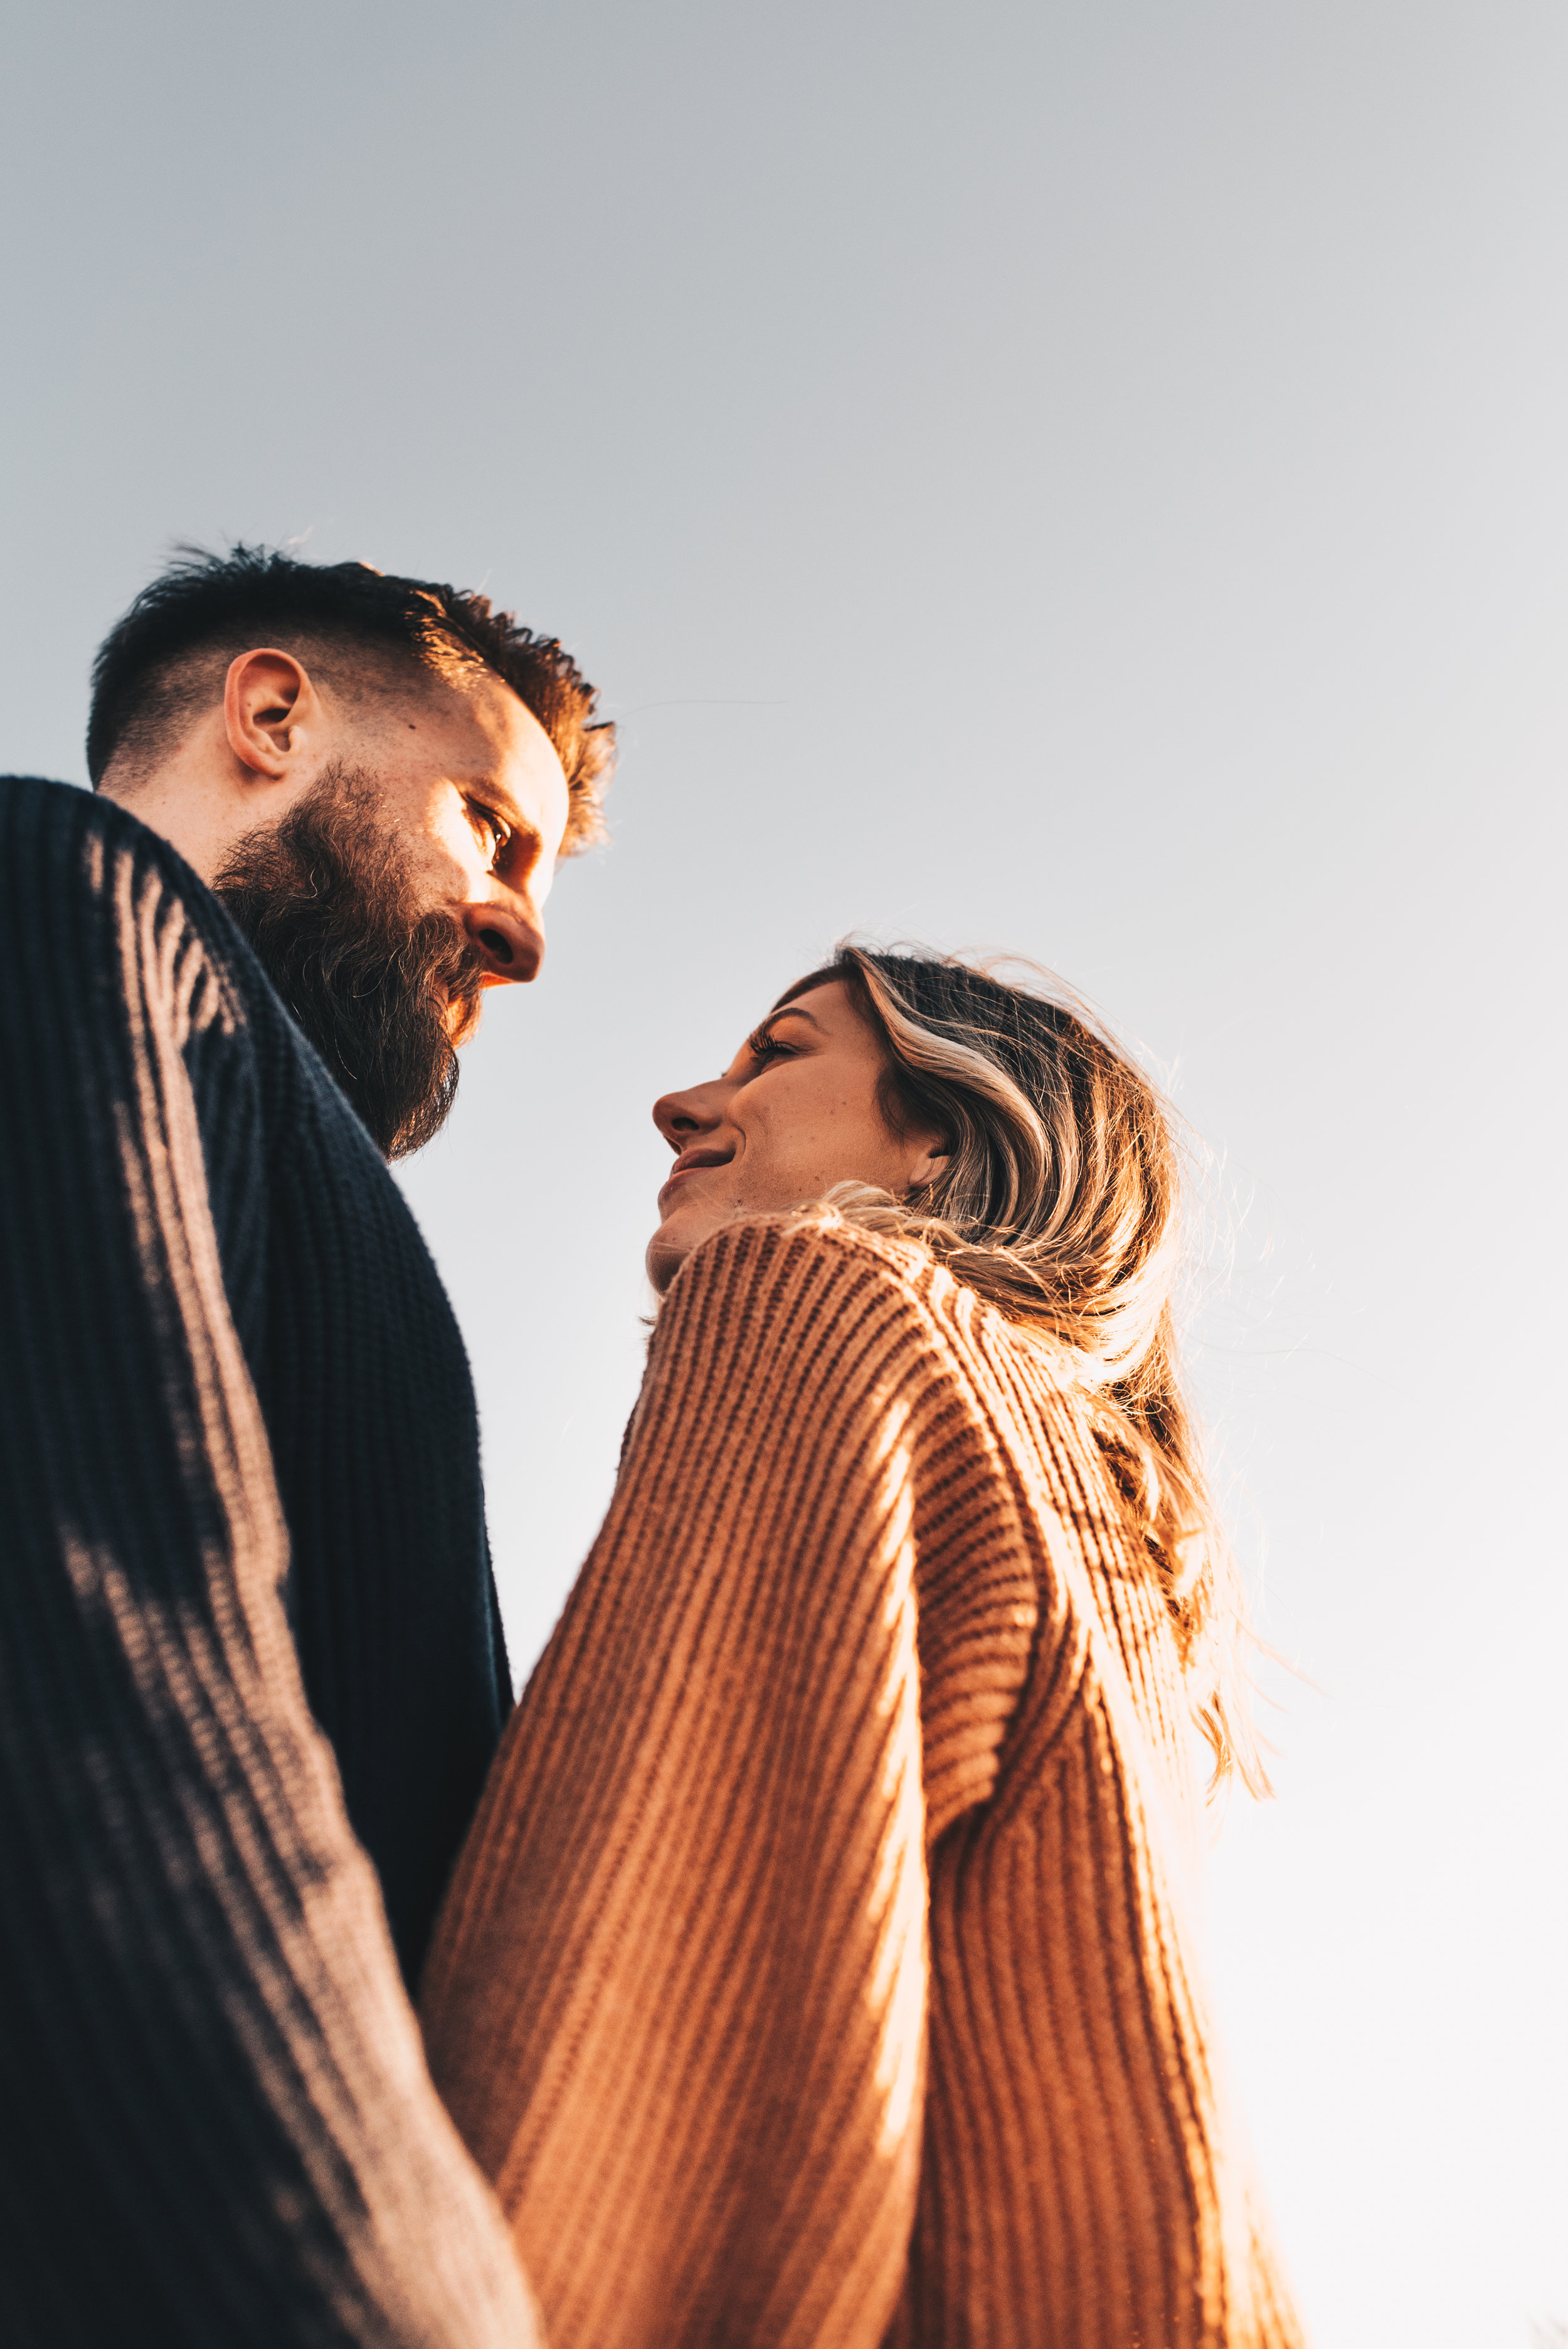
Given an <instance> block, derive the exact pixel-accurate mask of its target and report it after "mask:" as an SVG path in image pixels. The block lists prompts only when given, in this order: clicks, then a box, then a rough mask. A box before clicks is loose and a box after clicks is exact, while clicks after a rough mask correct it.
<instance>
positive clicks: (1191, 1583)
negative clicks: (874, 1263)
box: [774, 945, 1268, 1794]
mask: <svg viewBox="0 0 1568 2349" xmlns="http://www.w3.org/2000/svg"><path fill="white" fill-rule="evenodd" d="M1039 976H1040V978H1041V980H1042V982H1043V983H1048V984H1049V985H1050V987H1051V988H1052V990H1053V991H1052V993H1051V994H1048V995H1047V993H1045V992H1043V991H1040V989H1038V988H1033V987H1023V986H1018V985H1014V984H1010V983H1008V982H1006V981H1005V980H1003V979H1001V978H995V977H994V976H993V975H992V974H991V973H990V972H989V971H987V970H985V969H977V968H974V967H972V966H971V965H968V964H966V963H964V962H961V961H958V960H956V959H955V958H953V957H928V956H923V955H916V954H911V953H896V954H889V953H882V952H873V951H871V950H869V949H867V948H865V947H858V946H852V945H845V946H841V947H840V948H839V949H838V952H837V953H836V955H835V956H834V957H833V959H832V961H831V962H830V963H829V964H826V965H825V966H824V967H823V968H820V969H819V970H814V971H812V972H810V974H809V975H808V976H807V977H806V978H801V979H798V980H797V981H796V982H795V984H794V986H792V987H791V988H788V989H787V990H786V992H785V993H784V994H783V995H781V996H780V997H779V1002H778V1004H776V1005H775V1006H774V1009H775V1010H777V1009H779V1008H780V1007H781V1006H782V1005H783V1004H786V1003H789V1002H792V1001H793V1000H794V999H796V998H797V997H798V996H800V995H803V994H805V993H807V992H808V990H809V989H810V988H815V987H822V986H827V985H830V984H831V983H833V982H834V981H838V982H841V984H842V985H844V986H845V987H846V988H848V990H849V992H850V995H851V999H852V1000H853V1001H854V1003H855V1005H856V1008H857V1009H858V1010H859V1011H860V1013H861V1017H862V1018H863V1019H865V1020H866V1021H867V1023H868V1024H869V1025H870V1027H871V1028H872V1031H873V1033H875V1034H876V1035H877V1036H878V1038H879V1039H880V1040H881V1042H882V1048H883V1050H884V1052H885V1054H886V1059H887V1066H886V1069H885V1071H884V1074H883V1077H882V1087H881V1099H880V1104H879V1105H880V1107H881V1109H882V1114H883V1115H884V1116H885V1118H886V1119H887V1121H888V1123H889V1124H890V1125H891V1126H892V1128H893V1130H894V1131H895V1132H900V1133H906V1132H912V1131H918V1132H932V1131H934V1132H935V1133H937V1134H938V1135H940V1137H941V1143H942V1148H943V1151H944V1167H943V1171H942V1172H941V1174H939V1175H938V1176H937V1177H936V1178H935V1179H934V1181H933V1182H932V1183H931V1184H929V1185H926V1186H923V1188H922V1189H920V1190H918V1191H916V1192H914V1193H913V1194H911V1195H909V1196H908V1197H907V1198H905V1199H903V1200H896V1201H895V1200H892V1199H891V1198H890V1197H889V1196H888V1195H887V1194H886V1193H873V1192H871V1191H869V1190H866V1189H864V1188H863V1187H861V1186H854V1187H853V1189H852V1190H851V1188H850V1187H849V1186H841V1189H840V1190H839V1191H837V1192H836V1193H835V1194H834V1202H835V1204H836V1205H837V1206H840V1207H841V1210H842V1211H843V1212H845V1213H846V1214H847V1215H849V1216H851V1219H852V1220H855V1221H859V1222H861V1223H864V1224H867V1225H870V1226H872V1228H873V1229H878V1230H882V1231H886V1232H890V1233H896V1234H898V1235H900V1236H902V1237H908V1238H913V1239H916V1240H918V1241H920V1242H922V1243H923V1245H924V1246H925V1247H929V1248H930V1249H931V1251H932V1252H933V1254H934V1256H936V1257H938V1258H939V1259H940V1260H941V1261H942V1262H943V1263H944V1264H945V1265H946V1266H947V1267H948V1268H949V1269H950V1270H951V1271H952V1272H953V1274H954V1278H957V1279H959V1280H961V1281H963V1282H964V1283H965V1286H966V1287H968V1288H973V1289H975V1290H976V1291H977V1292H978V1293H979V1294H980V1295H981V1296H982V1297H984V1298H985V1299H987V1300H988V1301H989V1302H990V1303H991V1304H993V1305H994V1306H995V1307H996V1308H997V1309H999V1310H1000V1311H1001V1312H1002V1313H1003V1314H1005V1315H1006V1318H1007V1319H1009V1320H1010V1321H1012V1322H1013V1323H1015V1324H1016V1325H1017V1326H1019V1327H1020V1328H1021V1329H1023V1330H1026V1331H1027V1332H1029V1333H1030V1334H1031V1335H1033V1336H1034V1337H1036V1338H1037V1340H1039V1341H1040V1342H1041V1343H1042V1344H1043V1345H1046V1346H1048V1347H1049V1348H1051V1349H1052V1350H1057V1351H1059V1352H1065V1353H1066V1354H1068V1356H1069V1357H1070V1360H1071V1369H1072V1374H1073V1377H1074V1381H1075V1383H1077V1384H1078V1386H1079V1387H1080V1389H1081V1390H1082V1391H1083V1392H1086V1393H1087V1395H1088V1402H1089V1408H1090V1411H1091V1413H1092V1417H1093V1423H1094V1429H1095V1434H1096V1437H1097V1439H1098V1441H1099V1446H1100V1449H1101V1452H1102V1454H1103V1455H1104V1457H1105V1459H1106V1462H1107V1464H1108V1466H1109V1470H1110V1473H1111V1476H1112V1479H1113V1482H1114V1485H1115V1487H1116V1490H1117V1492H1118V1494H1119V1496H1120V1499H1121V1502H1122V1505H1123V1508H1124V1510H1125V1513H1126V1516H1127V1520H1128V1523H1129V1527H1130V1531H1131V1532H1132V1533H1133V1534H1134V1536H1135V1538H1136V1539H1137V1540H1138V1542H1139V1543H1140V1546H1141V1549H1142V1551H1143V1553H1144V1554H1145V1555H1147V1557H1148V1558H1149V1561H1150V1567H1151V1568H1152V1571H1153V1572H1154V1574H1155V1575H1156V1577H1157V1578H1158V1580H1159V1583H1160V1587H1161V1590H1162V1592H1163V1594H1164V1598H1165V1601H1166V1604H1167V1606H1168V1608H1169V1609H1170V1612H1171V1619H1172V1622H1173V1624H1174V1627H1175V1630H1176V1636H1177V1641H1178V1645H1179V1648H1180V1651H1181V1658H1182V1662H1183V1666H1184V1669H1185V1671H1186V1674H1187V1682H1188V1688H1189V1692H1190V1695H1191V1708H1192V1713H1193V1717H1194V1719H1195V1720H1196V1722H1197V1723H1198V1725H1199V1727H1200V1728H1201V1730H1202V1733H1203V1735H1204V1737H1205V1738H1206V1739H1207V1741H1208V1744H1209V1745H1210V1747H1211V1749H1212V1754H1213V1756H1214V1777H1215V1782H1216V1784H1217V1783H1218V1782H1219V1781H1221V1780H1222V1779H1223V1778H1224V1777H1226V1776H1227V1775H1229V1774H1230V1772H1231V1770H1232V1769H1233V1768H1234V1769H1235V1770H1237V1771H1238V1772H1239V1774H1240V1775H1241V1776H1242V1778H1243V1781H1244V1783H1245V1784H1246V1785H1248V1786H1250V1787H1251V1788H1252V1790H1253V1792H1254V1793H1257V1794H1266V1793H1267V1792H1268V1780H1267V1775H1266V1773H1265V1771H1264V1767H1263V1764H1262V1761H1261V1758H1260V1755H1259V1753H1258V1747H1257V1739H1256V1735H1255V1733H1254V1731H1253V1727H1252V1721H1251V1709H1250V1705H1249V1704H1248V1702H1247V1699H1246V1689H1245V1682H1244V1678H1243V1674H1242V1672H1241V1671H1240V1668H1239V1661H1238V1650H1239V1645H1240V1640H1241V1638H1242V1636H1243V1610H1242V1603H1241V1590H1240V1583H1239V1579H1238V1577H1237V1574H1236V1570H1235V1565H1234V1561H1233V1555H1232V1551H1231V1547H1230V1544H1229V1541H1228V1540H1227V1538H1226V1535H1225V1530H1224V1526H1223V1525H1222V1520H1221V1517H1220V1514H1219V1511H1218V1508H1217V1507H1216V1506H1215V1503H1214V1499H1213V1495H1212V1491H1211V1488H1210V1485H1209V1480H1208V1475H1207V1473H1206V1470H1205V1467H1204V1463H1203V1456H1202V1442H1201V1438H1200V1435H1199V1431H1198V1428H1197V1425H1196V1423H1195V1421H1194V1419H1193V1416H1192V1413H1191V1409H1190V1407H1189V1404H1188V1402H1187V1399H1186V1395H1185V1392H1184V1390H1183V1385H1182V1380H1181V1365H1180V1359H1179V1351H1178V1345H1177V1337H1176V1326H1175V1318H1174V1312H1173V1293H1174V1290H1175V1288H1176V1284H1177V1281H1178V1278H1179V1276H1180V1273H1181V1266H1182V1251H1181V1195H1182V1189H1183V1183H1182V1172H1183V1170H1182V1159H1181V1151H1180V1149H1179V1147H1178V1144H1177V1141H1176V1138H1175V1119H1174V1113H1173V1112H1171V1110H1170V1108H1169V1107H1168V1105H1167V1103H1166V1102H1164V1100H1163V1099H1162V1097H1161V1093H1160V1092H1159V1091H1158V1089H1157V1088H1156V1087H1155V1086H1154V1085H1153V1084H1152V1083H1151V1082H1150V1080H1149V1079H1148V1078H1147V1077H1146V1076H1145V1075H1144V1074H1143V1072H1142V1071H1141V1070H1140V1068H1138V1066H1137V1065H1136V1063H1135V1062H1134V1061H1132V1060H1130V1058H1129V1056H1128V1055H1127V1053H1126V1052H1124V1051H1123V1050H1121V1048H1120V1047H1119V1045H1118V1044H1117V1043H1116V1042H1115V1041H1114V1040H1113V1039H1112V1038H1111V1036H1110V1035H1109V1033H1108V1032H1107V1030H1105V1028H1104V1027H1103V1025H1102V1024H1101V1023H1100V1021H1099V1019H1097V1017H1096V1016H1095V1014H1094V1013H1093V1012H1092V1011H1091V1010H1090V1009H1089V1008H1088V1005H1087V1004H1084V1003H1082V1002H1081V1001H1079V1000H1078V999H1077V998H1076V997H1074V996H1072V994H1071V993H1070V990H1068V988H1065V987H1062V986H1061V985H1060V984H1059V982H1057V981H1055V980H1051V981H1048V982H1046V981H1045V975H1044V974H1040V975H1039Z"/></svg>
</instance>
